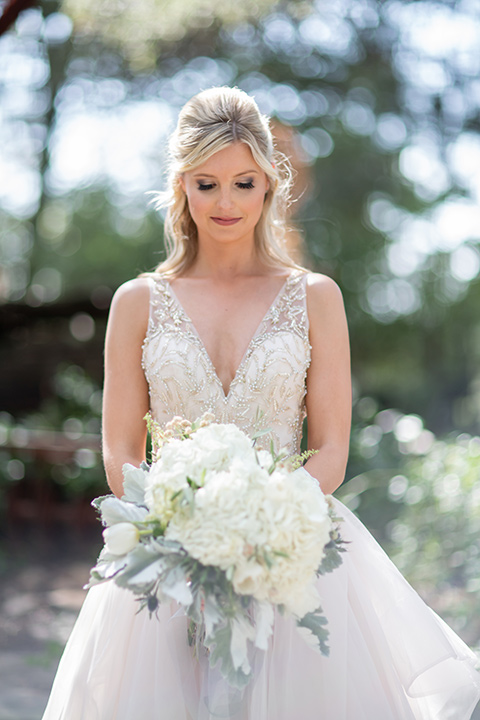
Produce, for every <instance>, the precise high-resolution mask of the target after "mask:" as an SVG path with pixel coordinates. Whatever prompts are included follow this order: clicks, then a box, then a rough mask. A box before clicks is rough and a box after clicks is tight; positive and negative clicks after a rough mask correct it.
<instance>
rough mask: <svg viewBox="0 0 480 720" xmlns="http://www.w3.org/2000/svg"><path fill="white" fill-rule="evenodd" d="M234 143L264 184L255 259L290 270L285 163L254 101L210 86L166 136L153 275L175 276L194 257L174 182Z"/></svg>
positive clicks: (193, 240)
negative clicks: (160, 230)
mask: <svg viewBox="0 0 480 720" xmlns="http://www.w3.org/2000/svg"><path fill="white" fill-rule="evenodd" d="M236 142H242V143H245V144H246V145H248V147H249V148H250V150H251V152H252V155H253V158H254V160H255V162H256V163H257V164H258V165H259V167H260V168H261V169H262V170H263V171H264V172H265V174H266V175H267V177H268V180H269V186H270V187H269V190H268V192H267V194H266V196H265V203H264V208H263V212H262V215H261V217H260V220H259V221H258V223H257V226H256V228H255V246H256V250H257V253H258V257H259V259H260V260H261V261H263V262H264V263H265V264H266V265H274V266H282V267H296V264H295V263H294V262H293V260H292V259H291V258H290V257H289V255H288V254H287V251H286V249H285V241H286V233H287V225H286V210H287V206H288V202H289V193H290V187H291V181H292V172H291V168H290V164H289V162H288V160H287V159H286V158H285V156H283V155H281V154H280V153H278V152H277V151H276V150H275V148H274V145H273V138H272V132H271V130H270V126H269V120H268V118H267V117H266V116H264V115H262V114H261V112H260V110H259V109H258V106H257V104H256V102H255V100H254V99H253V98H252V97H250V95H247V93H245V92H243V91H242V90H239V89H238V88H230V87H216V88H211V89H210V90H204V91H203V92H200V93H198V95H195V96H194V97H193V98H192V99H191V100H189V101H188V102H187V103H186V104H185V105H184V107H183V108H182V110H181V112H180V115H179V117H178V123H177V127H176V129H175V131H174V132H173V133H172V135H171V137H170V141H169V154H168V166H167V190H166V191H165V192H162V193H157V194H156V202H155V204H156V207H157V208H160V207H166V208H167V213H166V217H165V226H164V234H165V247H166V249H167V257H166V259H165V260H164V261H163V262H161V263H160V265H158V267H157V268H156V270H155V272H161V273H162V274H167V275H179V274H181V273H182V272H184V271H185V270H187V269H188V268H189V267H191V265H192V264H193V262H194V261H195V258H196V256H197V252H198V237H197V227H196V225H195V223H194V222H193V220H192V217H191V215H190V211H189V208H188V202H187V198H186V195H185V193H184V191H183V189H182V186H181V184H180V177H181V175H182V173H184V172H185V171H187V170H192V169H194V168H196V167H198V166H199V165H201V164H203V163H204V162H205V161H206V160H208V159H209V158H210V157H211V156H212V155H214V154H215V153H217V152H218V151H219V150H223V149H224V148H226V147H228V146H229V145H232V144H233V143H236Z"/></svg>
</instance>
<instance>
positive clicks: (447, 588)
mask: <svg viewBox="0 0 480 720" xmlns="http://www.w3.org/2000/svg"><path fill="white" fill-rule="evenodd" d="M348 477H349V478H350V479H349V480H348V481H347V482H346V483H345V484H344V485H343V486H342V488H341V489H340V491H339V493H338V497H339V498H340V499H341V500H342V501H343V502H345V503H346V504H347V506H348V507H350V509H352V510H354V511H355V512H356V513H357V514H358V515H359V517H360V518H361V520H362V521H363V522H365V523H366V525H367V527H368V528H369V529H370V530H371V531H373V533H374V535H375V536H376V537H377V539H378V540H379V541H380V543H381V544H382V545H383V547H384V548H385V549H386V550H387V552H388V554H389V556H390V557H391V558H392V560H393V561H394V562H395V564H396V565H397V566H398V567H399V569H400V570H401V572H402V573H403V574H404V575H405V576H406V577H407V579H408V580H409V581H410V582H411V583H412V584H413V585H414V587H415V588H416V589H417V590H418V591H419V592H420V593H421V594H422V596H423V597H425V598H426V599H427V601H429V602H430V603H431V604H432V605H434V606H435V608H436V609H437V610H438V611H439V612H441V614H442V616H443V617H444V618H445V619H446V620H447V621H448V622H449V623H451V624H452V625H453V626H454V627H455V628H456V630H457V631H461V632H462V631H463V634H464V636H465V637H466V638H467V639H468V640H469V641H470V642H472V643H475V642H478V638H479V637H480V623H479V622H478V621H477V619H476V610H475V607H476V602H477V597H478V591H479V589H480V585H479V580H478V578H479V577H480V548H479V545H478V537H479V532H480V494H479V487H480V482H479V481H480V438H479V437H476V436H473V437H472V436H470V435H468V434H466V433H465V434H461V435H455V434H450V435H447V436H446V437H445V438H443V439H438V438H436V437H435V436H434V435H433V433H431V432H429V431H428V430H425V429H424V427H423V423H422V421H421V419H420V418H419V417H418V416H408V415H404V414H402V413H400V412H399V411H396V410H383V411H380V412H378V410H377V409H376V407H375V403H373V402H372V400H371V399H370V398H363V399H361V400H360V401H358V402H357V403H356V406H355V423H354V428H353V432H352V452H351V459H350V464H349V475H348ZM347 551H348V549H347Z"/></svg>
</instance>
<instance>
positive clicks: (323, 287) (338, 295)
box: [307, 273, 344, 316]
mask: <svg viewBox="0 0 480 720" xmlns="http://www.w3.org/2000/svg"><path fill="white" fill-rule="evenodd" d="M307 304H308V312H309V314H312V315H313V316H318V315H321V316H325V313H329V314H330V313H333V314H335V315H336V314H338V313H340V314H343V313H344V305H343V297H342V292H341V290H340V288H339V287H338V285H337V283H336V282H335V280H332V278H331V277H328V275H322V274H320V273H308V276H307Z"/></svg>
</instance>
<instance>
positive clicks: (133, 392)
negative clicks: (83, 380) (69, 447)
mask: <svg viewBox="0 0 480 720" xmlns="http://www.w3.org/2000/svg"><path fill="white" fill-rule="evenodd" d="M149 301H150V292H149V285H148V280H147V279H145V278H137V279H135V280H130V281H129V282H127V283H125V284H124V285H122V286H121V287H120V288H119V289H118V290H117V292H116V293H115V295H114V297H113V300H112V305H111V308H110V314H109V318H108V325H107V334H106V340H105V384H104V391H103V421H102V433H103V435H102V449H103V461H104V464H105V471H106V473H107V480H108V484H109V485H110V488H111V489H112V491H113V492H114V493H115V495H117V496H118V497H121V496H122V495H123V475H122V466H123V464H124V463H132V465H137V466H138V465H139V464H140V463H141V462H142V460H145V442H146V436H147V431H146V424H145V420H144V419H143V418H144V417H145V415H146V413H147V412H148V409H149V397H148V385H147V381H146V379H145V375H144V372H143V369H142V366H141V359H142V343H143V340H144V338H145V334H146V331H147V326H148V312H149Z"/></svg>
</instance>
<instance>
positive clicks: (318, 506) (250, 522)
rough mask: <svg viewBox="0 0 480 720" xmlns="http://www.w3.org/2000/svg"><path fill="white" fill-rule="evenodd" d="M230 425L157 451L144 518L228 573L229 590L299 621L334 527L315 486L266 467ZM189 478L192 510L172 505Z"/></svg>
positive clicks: (312, 602)
mask: <svg viewBox="0 0 480 720" xmlns="http://www.w3.org/2000/svg"><path fill="white" fill-rule="evenodd" d="M272 465H273V458H272V456H271V455H270V453H268V452H266V451H264V450H263V451H260V452H258V453H257V452H256V451H255V450H254V448H253V447H252V444H251V441H250V440H249V439H248V437H247V436H246V435H245V434H244V433H243V432H242V431H241V430H239V429H238V428H237V427H236V426H234V425H210V426H207V427H204V428H200V429H199V430H197V431H196V432H195V433H194V434H193V435H192V436H191V438H189V439H187V440H179V439H173V440H171V441H169V442H168V443H167V444H166V445H165V446H164V447H163V448H162V453H161V457H160V459H159V460H158V461H157V462H156V463H155V464H154V466H153V468H152V470H151V472H150V475H149V478H148V479H147V484H146V494H145V500H146V504H147V506H148V508H149V511H150V517H157V518H158V519H160V520H161V521H162V522H163V523H168V526H167V529H166V533H165V536H166V538H168V539H170V540H176V541H178V542H179V543H181V545H182V546H183V547H184V548H185V550H186V551H187V552H188V553H189V554H190V555H191V556H192V557H194V558H195V559H197V560H199V561H200V562H201V563H203V564H204V565H213V566H216V567H219V568H221V569H222V570H225V571H226V570H229V569H230V572H232V583H233V587H234V590H235V592H237V593H239V594H248V595H253V596H254V597H255V598H256V599H258V600H260V601H264V600H268V601H270V602H272V603H274V604H277V605H284V606H285V608H286V609H287V611H289V612H291V613H293V614H294V615H296V616H297V617H303V616H304V615H305V613H307V612H311V611H313V610H315V609H316V608H317V607H318V605H319V603H320V599H319V597H318V594H317V592H316V590H315V587H314V585H313V579H314V577H315V571H316V570H317V568H318V567H319V565H320V563H321V560H322V558H323V555H324V546H325V545H326V543H327V542H328V541H329V535H330V531H331V528H332V523H331V520H330V518H329V515H328V505H327V502H326V500H325V497H324V495H323V493H322V492H321V490H320V487H319V486H318V484H317V483H316V482H315V481H314V480H313V479H312V478H311V476H310V475H308V473H306V472H305V471H303V470H301V471H296V472H294V473H291V472H289V471H288V469H287V468H281V467H277V469H276V470H274V472H273V473H272V474H269V470H270V469H271V467H272ZM189 480H190V481H191V482H192V481H193V483H195V484H196V485H197V486H199V489H197V490H196V492H195V496H194V501H193V502H192V503H191V504H190V505H187V506H185V505H181V504H180V502H179V501H178V497H179V494H180V493H181V491H182V490H186V489H187V488H188V487H189V482H188V481H189Z"/></svg>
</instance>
